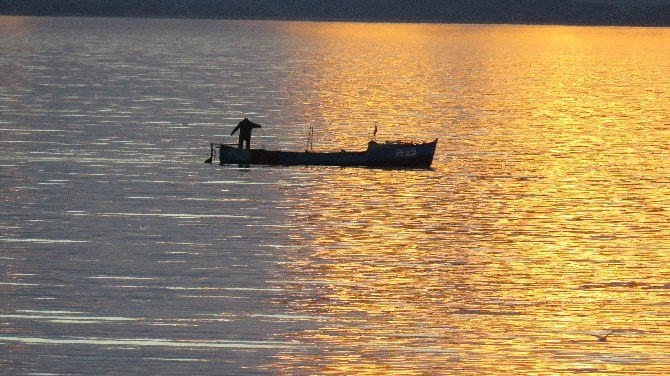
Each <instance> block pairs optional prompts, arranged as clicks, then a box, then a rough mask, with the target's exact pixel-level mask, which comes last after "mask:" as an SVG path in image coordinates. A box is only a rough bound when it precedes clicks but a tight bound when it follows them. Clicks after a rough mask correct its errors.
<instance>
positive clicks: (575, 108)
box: [279, 24, 670, 374]
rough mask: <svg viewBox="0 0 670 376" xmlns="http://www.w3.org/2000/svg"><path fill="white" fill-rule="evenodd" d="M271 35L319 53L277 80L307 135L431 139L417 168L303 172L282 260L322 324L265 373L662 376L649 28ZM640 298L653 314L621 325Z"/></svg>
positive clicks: (335, 30) (664, 101)
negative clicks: (310, 181)
mask: <svg viewBox="0 0 670 376" xmlns="http://www.w3.org/2000/svg"><path fill="white" fill-rule="evenodd" d="M286 32H287V33H289V34H291V35H295V34H297V35H298V37H297V39H298V40H300V36H299V35H300V34H301V33H307V34H309V35H316V36H318V38H319V43H321V48H319V49H318V51H320V55H319V56H313V55H312V56H309V57H307V56H302V55H303V54H306V53H308V52H306V51H310V50H303V49H301V48H300V47H299V44H297V46H296V51H295V54H296V57H297V58H298V59H300V58H301V57H302V58H304V59H303V60H304V61H305V65H304V66H303V67H302V69H297V70H296V71H295V73H294V75H293V76H292V77H291V78H290V80H289V81H290V82H289V83H288V85H287V90H293V89H295V88H296V87H298V88H299V90H295V92H293V91H292V93H307V94H305V95H304V96H303V97H300V96H299V95H300V94H297V95H296V97H297V98H298V99H297V102H298V103H297V104H296V105H297V106H298V107H299V108H301V109H302V113H303V116H304V118H306V119H319V121H321V123H319V124H318V125H316V126H317V127H318V128H317V134H319V132H320V134H321V139H320V140H317V144H321V145H327V146H330V147H340V146H342V147H347V148H356V147H357V146H360V145H361V144H362V140H365V139H366V138H369V137H370V136H371V132H372V129H373V127H374V124H375V123H376V124H379V128H380V136H379V137H380V138H382V139H396V138H409V139H421V140H428V139H432V138H434V137H440V139H441V140H442V141H441V144H440V149H441V150H440V152H439V154H440V155H441V156H438V157H437V159H436V163H435V164H434V167H435V171H384V170H382V171H369V170H358V169H352V170H345V171H342V170H332V171H331V170H326V171H325V172H320V173H318V174H315V175H316V181H315V184H314V185H313V186H311V187H309V188H305V195H306V196H305V198H304V202H303V206H302V211H298V212H297V213H293V214H292V220H293V221H295V222H296V223H300V226H303V227H306V228H309V229H312V230H311V231H309V233H310V237H306V238H304V239H296V244H300V245H301V246H300V247H299V248H300V249H301V250H302V251H301V252H297V253H296V254H294V255H292V262H291V263H289V264H288V265H291V266H290V267H291V268H293V270H294V273H293V275H295V277H296V280H295V281H293V286H300V288H299V289H296V290H295V291H294V294H295V303H294V304H295V309H296V310H297V311H299V312H301V313H306V314H312V315H319V316H322V317H324V319H323V322H322V323H321V325H320V327H319V328H318V329H315V330H309V331H306V332H304V333H302V336H301V337H300V338H299V339H300V340H302V341H306V342H309V343H313V344H314V345H315V347H316V348H319V349H321V348H327V349H331V351H330V352H328V353H326V354H321V355H320V356H319V357H318V358H313V357H310V356H309V355H304V356H302V357H301V356H298V355H295V354H293V355H292V356H286V357H282V358H280V360H279V365H281V366H282V367H283V366H289V367H304V368H306V369H309V370H310V372H313V373H320V374H324V373H337V374H339V373H345V374H365V373H369V374H381V373H393V374H425V373H432V374H444V373H449V374H454V373H456V374H508V373H512V374H528V373H561V372H563V373H566V372H567V373H574V372H586V371H590V372H615V373H635V372H636V370H639V369H641V368H636V367H637V366H636V364H638V365H639V364H640V363H643V364H644V366H643V369H645V371H648V372H652V373H653V372H658V373H663V372H664V368H665V367H666V366H667V365H668V364H667V362H666V361H665V360H661V359H660V358H654V356H658V354H663V353H665V352H666V351H665V350H664V347H665V345H664V343H666V344H667V340H668V338H670V337H668V333H667V331H664V329H662V328H661V327H659V326H658V324H659V320H662V317H664V314H662V313H661V312H662V311H665V309H664V307H665V306H666V305H667V303H666V300H667V299H666V298H667V297H666V295H667V294H666V292H667V281H668V278H669V277H670V266H668V265H670V263H669V262H668V261H670V260H669V259H668V255H667V252H666V251H667V250H668V249H670V243H669V241H668V239H670V227H669V226H667V223H668V219H670V218H669V217H668V211H667V208H668V207H670V199H668V197H670V186H668V184H666V183H667V176H670V170H669V169H668V167H667V156H664V154H663V152H661V151H662V150H666V151H667V140H668V139H670V118H668V114H667V108H670V96H669V94H668V93H669V92H670V90H668V88H670V81H669V80H668V77H667V75H665V74H661V72H663V71H665V72H668V71H670V63H669V62H670V32H669V31H668V30H667V29H663V30H655V29H618V28H572V27H516V26H507V27H506V26H502V27H488V26H481V27H478V26H451V25H445V26H438V25H387V24H370V25H367V24H290V26H287V27H286ZM659 34H660V35H659ZM659 45H662V46H663V48H659ZM312 53H313V52H312ZM664 177H665V178H664ZM664 179H665V180H664ZM638 304H640V305H642V304H643V305H645V306H646V307H658V309H656V310H652V311H643V312H639V313H638V314H634V315H631V314H630V312H636V311H637V309H636V305H638ZM606 329H612V330H616V334H615V335H614V336H615V337H613V338H616V337H617V336H618V338H619V341H614V340H612V341H611V345H609V347H602V346H601V347H598V346H594V339H595V337H593V336H590V334H591V333H598V332H601V331H603V330H606ZM641 333H645V334H641ZM595 343H597V342H595ZM606 345H607V344H606ZM333 349H334V350H333ZM612 354H618V355H616V356H617V357H618V358H617V359H618V360H609V359H611V358H609V357H611V356H615V355H612ZM643 354H656V355H650V356H646V355H643Z"/></svg>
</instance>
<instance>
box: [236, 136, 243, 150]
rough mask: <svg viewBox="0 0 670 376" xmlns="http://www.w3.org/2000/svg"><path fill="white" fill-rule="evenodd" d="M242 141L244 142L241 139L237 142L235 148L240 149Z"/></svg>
mask: <svg viewBox="0 0 670 376" xmlns="http://www.w3.org/2000/svg"><path fill="white" fill-rule="evenodd" d="M242 141H244V140H242V138H240V139H238V140H237V148H238V149H242Z"/></svg>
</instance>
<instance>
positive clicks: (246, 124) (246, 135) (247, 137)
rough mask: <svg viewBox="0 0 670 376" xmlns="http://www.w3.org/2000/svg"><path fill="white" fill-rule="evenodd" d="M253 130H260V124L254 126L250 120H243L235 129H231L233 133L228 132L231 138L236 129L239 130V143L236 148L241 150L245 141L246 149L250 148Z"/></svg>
mask: <svg viewBox="0 0 670 376" xmlns="http://www.w3.org/2000/svg"><path fill="white" fill-rule="evenodd" d="M254 128H262V127H261V125H260V124H256V123H254V122H252V121H251V120H249V119H247V118H244V120H242V121H241V122H240V123H239V124H237V127H235V129H233V131H232V132H230V135H231V136H232V135H234V134H235V132H237V130H238V129H239V130H240V138H239V141H238V143H237V147H238V148H240V149H242V143H243V142H244V141H246V143H247V149H249V148H250V144H251V131H252V130H253V129H254Z"/></svg>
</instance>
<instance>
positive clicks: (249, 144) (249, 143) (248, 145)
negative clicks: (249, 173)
mask: <svg viewBox="0 0 670 376" xmlns="http://www.w3.org/2000/svg"><path fill="white" fill-rule="evenodd" d="M244 141H246V143H247V149H250V148H251V140H250V139H248V138H247V139H246V140H244Z"/></svg>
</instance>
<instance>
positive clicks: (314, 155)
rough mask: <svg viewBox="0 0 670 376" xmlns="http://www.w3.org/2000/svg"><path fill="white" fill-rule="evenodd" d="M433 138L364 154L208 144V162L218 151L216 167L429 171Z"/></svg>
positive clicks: (372, 146) (371, 146)
mask: <svg viewBox="0 0 670 376" xmlns="http://www.w3.org/2000/svg"><path fill="white" fill-rule="evenodd" d="M436 146H437V139H435V140H434V141H431V142H424V143H412V142H402V141H394V142H383V143H379V142H375V141H370V142H368V147H367V149H366V150H364V151H345V150H342V151H336V152H313V151H302V152H296V151H274V150H265V149H240V148H238V147H234V146H229V145H225V144H210V158H209V159H208V160H207V161H206V162H209V163H211V162H212V159H214V157H215V150H216V149H218V151H219V153H218V156H219V164H222V165H224V164H237V165H256V164H258V165H270V166H274V165H279V166H298V165H302V166H360V167H376V168H424V169H427V168H430V165H431V164H432V163H433V156H434V155H435V148H436Z"/></svg>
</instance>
